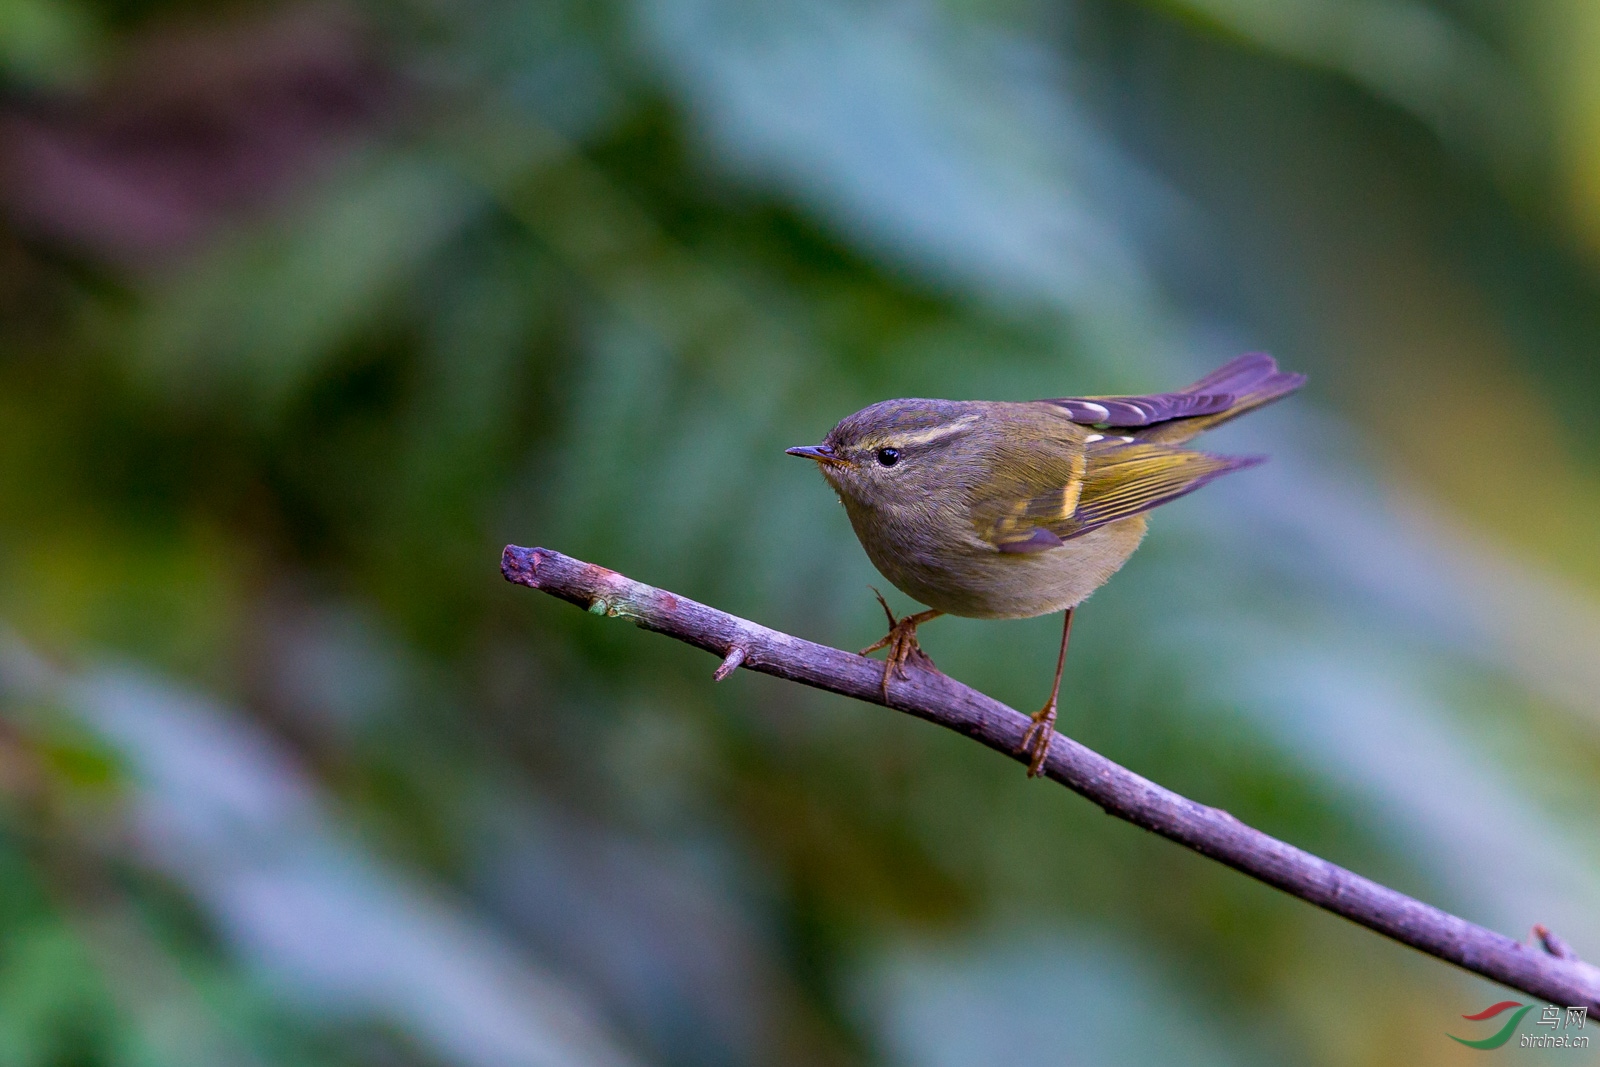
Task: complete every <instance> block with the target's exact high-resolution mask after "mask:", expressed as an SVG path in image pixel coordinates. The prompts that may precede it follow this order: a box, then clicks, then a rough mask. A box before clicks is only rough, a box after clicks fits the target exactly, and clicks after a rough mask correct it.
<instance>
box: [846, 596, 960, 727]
mask: <svg viewBox="0 0 1600 1067" xmlns="http://www.w3.org/2000/svg"><path fill="white" fill-rule="evenodd" d="M872 595H873V596H875V597H877V598H878V603H879V604H881V605H883V613H884V614H885V615H887V616H889V632H888V633H886V634H884V635H883V637H882V638H881V639H879V640H877V641H875V642H873V643H872V644H870V645H868V646H867V647H866V648H863V649H862V650H861V655H863V656H865V655H866V654H868V653H869V652H876V651H878V649H880V648H887V649H888V650H889V654H888V655H887V656H886V657H884V661H883V699H884V702H885V703H888V701H889V679H890V678H891V677H893V676H894V675H899V676H900V677H902V678H904V677H906V664H908V663H909V664H910V665H911V666H913V667H918V668H921V669H922V670H925V671H938V669H939V668H938V667H935V666H934V665H933V660H932V659H930V658H929V656H928V654H927V653H926V652H924V651H922V646H921V645H919V644H917V627H918V626H921V625H922V624H923V623H925V622H927V621H928V620H929V619H932V618H936V617H938V616H939V615H942V614H944V613H943V612H940V611H919V612H917V613H916V614H915V615H907V616H905V617H904V618H900V619H897V618H895V615H894V612H892V611H890V610H889V602H888V601H886V600H884V599H883V594H882V593H880V592H878V591H877V590H876V589H874V590H873V591H872Z"/></svg>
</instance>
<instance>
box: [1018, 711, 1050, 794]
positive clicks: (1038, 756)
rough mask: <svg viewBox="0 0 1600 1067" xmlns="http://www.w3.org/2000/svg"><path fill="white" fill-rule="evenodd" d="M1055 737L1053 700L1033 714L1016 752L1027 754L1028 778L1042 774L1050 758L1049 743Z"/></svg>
mask: <svg viewBox="0 0 1600 1067" xmlns="http://www.w3.org/2000/svg"><path fill="white" fill-rule="evenodd" d="M1055 736H1056V702H1055V701H1054V700H1052V701H1050V703H1048V704H1046V705H1045V706H1044V707H1042V708H1040V709H1039V710H1038V711H1036V712H1034V713H1033V723H1032V725H1030V726H1029V727H1028V732H1027V733H1025V734H1023V735H1022V742H1021V744H1019V745H1017V748H1016V751H1017V752H1019V753H1022V752H1026V753H1027V754H1028V777H1029V778H1037V777H1039V775H1041V774H1043V773H1044V761H1045V760H1046V759H1048V758H1049V757H1050V742H1051V741H1053V740H1054V739H1055Z"/></svg>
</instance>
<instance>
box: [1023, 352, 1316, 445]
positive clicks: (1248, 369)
mask: <svg viewBox="0 0 1600 1067" xmlns="http://www.w3.org/2000/svg"><path fill="white" fill-rule="evenodd" d="M1303 384H1305V377H1304V376H1303V375H1299V374H1285V373H1284V372H1282V371H1280V370H1278V364H1277V363H1276V362H1275V361H1274V360H1273V358H1272V357H1271V356H1269V355H1267V354H1266V353H1265V352H1251V353H1248V354H1247V355H1243V356H1239V357H1238V358H1236V359H1233V360H1231V361H1229V362H1228V363H1226V364H1224V365H1223V366H1221V367H1218V368H1217V369H1216V370H1214V371H1212V372H1211V373H1210V374H1208V375H1206V376H1205V377H1204V378H1201V379H1200V380H1199V381H1197V382H1195V383H1194V384H1193V385H1188V386H1185V387H1184V388H1182V389H1177V390H1174V391H1173V392H1170V393H1150V394H1147V395H1145V396H1069V397H1062V398H1060V399H1056V400H1042V401H1040V403H1042V404H1049V405H1052V406H1054V407H1055V408H1056V409H1058V410H1060V411H1064V412H1066V413H1067V417H1068V418H1070V419H1071V420H1072V421H1073V422H1076V423H1081V424H1083V425H1085V426H1115V427H1136V426H1154V425H1156V424H1157V423H1163V422H1172V421H1174V420H1181V419H1199V418H1200V417H1201V416H1205V415H1212V416H1220V418H1211V419H1206V420H1205V423H1204V425H1203V427H1197V428H1195V429H1194V432H1193V433H1190V434H1188V435H1187V436H1190V437H1192V436H1193V435H1194V433H1198V432H1200V428H1205V429H1209V428H1210V427H1212V426H1215V425H1218V424H1220V423H1221V422H1224V421H1226V420H1227V419H1229V418H1232V417H1234V416H1236V415H1240V414H1243V413H1244V412H1245V411H1248V410H1250V409H1252V408H1256V407H1260V406H1261V405H1262V404H1265V403H1269V402H1270V401H1272V400H1276V399H1278V398H1279V397H1281V396H1285V395H1287V394H1289V393H1292V392H1294V391H1295V390H1296V389H1298V388H1300V386H1301V385H1303ZM1145 436H1147V437H1148V436H1150V435H1148V434H1147V435H1145Z"/></svg>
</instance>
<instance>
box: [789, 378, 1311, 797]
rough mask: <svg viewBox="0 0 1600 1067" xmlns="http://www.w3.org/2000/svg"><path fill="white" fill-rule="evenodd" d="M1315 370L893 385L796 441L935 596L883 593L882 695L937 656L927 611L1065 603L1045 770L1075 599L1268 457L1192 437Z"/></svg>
mask: <svg viewBox="0 0 1600 1067" xmlns="http://www.w3.org/2000/svg"><path fill="white" fill-rule="evenodd" d="M1304 384H1305V376H1304V375H1300V374H1288V373H1285V372H1283V371H1280V370H1279V369H1278V365H1277V363H1276V362H1274V361H1273V359H1272V357H1271V356H1268V355H1265V354H1263V353H1259V352H1258V353H1251V354H1248V355H1243V356H1240V357H1238V358H1237V359H1235V360H1233V361H1232V362H1230V363H1228V364H1226V365H1225V366H1223V367H1219V368H1218V369H1217V370H1215V371H1212V372H1211V373H1210V374H1208V375H1206V376H1205V377H1204V378H1201V379H1200V380H1199V381H1197V382H1195V383H1194V384H1193V385H1191V386H1188V387H1187V388H1185V389H1179V390H1178V391H1176V392H1171V393H1153V394H1150V395H1148V396H1084V397H1066V398H1062V399H1058V400H1033V401H1026V402H1020V403H1013V402H1002V401H987V400H884V401H882V402H880V403H877V404H873V405H872V406H871V407H866V408H862V409H861V410H860V411H858V412H856V413H855V414H854V415H850V416H848V417H846V418H845V419H844V420H843V421H841V422H840V423H839V425H837V426H835V427H834V428H833V429H832V430H831V431H830V432H829V433H828V436H827V437H826V438H824V439H823V442H822V443H821V444H819V445H802V446H799V447H797V448H790V449H787V452H788V453H789V455H791V456H803V457H805V458H806V459H811V460H815V461H816V463H817V466H818V467H819V468H820V469H821V471H822V475H823V477H824V478H826V479H827V480H828V483H829V484H830V485H832V486H833V488H834V490H835V491H836V492H837V493H838V494H839V499H840V501H841V502H842V503H843V504H844V508H845V512H846V514H848V515H849V516H850V525H851V526H852V527H854V528H855V532H856V537H857V539H859V540H860V542H861V547H862V548H864V549H866V550H867V556H868V558H870V559H871V560H872V563H873V566H875V567H877V568H878V570H879V571H880V572H881V573H882V574H883V576H884V577H885V578H887V579H889V581H891V582H893V583H894V585H895V587H896V588H898V589H899V590H900V591H901V592H903V593H905V594H906V595H907V596H909V597H912V598H913V599H915V600H919V601H921V602H922V603H924V604H926V605H928V608H929V610H927V611H922V612H918V613H916V614H914V615H907V616H906V617H904V618H900V619H897V618H895V616H894V613H893V612H892V611H890V610H889V605H888V604H887V602H885V601H884V599H883V597H882V595H879V596H878V602H879V603H880V604H882V605H883V610H884V613H885V614H887V615H888V616H889V632H888V634H886V635H885V636H884V638H883V639H882V640H881V641H878V642H877V643H875V644H873V645H871V646H869V647H867V648H864V649H862V651H861V654H862V655H866V654H868V653H870V652H875V651H877V650H878V649H880V648H887V649H888V655H887V659H886V661H885V663H884V667H883V695H884V699H885V701H887V700H888V697H889V682H890V679H891V677H892V676H893V675H896V674H898V675H899V676H900V677H902V678H903V677H906V672H905V666H906V664H908V663H910V664H912V665H914V666H919V667H924V668H929V669H932V668H933V661H932V660H931V659H929V658H928V657H927V655H926V654H924V653H923V651H922V649H921V647H920V646H919V645H918V644H917V627H918V626H920V625H922V624H923V623H925V622H927V621H928V620H929V619H933V618H937V617H938V616H940V615H962V616H966V617H968V618H974V619H1026V618H1032V617H1033V616H1035V615H1045V614H1048V613H1050V612H1053V611H1063V610H1064V611H1065V612H1066V617H1065V619H1064V621H1063V622H1062V626H1061V652H1060V654H1059V655H1058V657H1057V659H1056V677H1055V683H1054V685H1053V686H1052V687H1051V689H1050V700H1049V701H1048V702H1047V703H1046V704H1045V706H1044V707H1043V708H1041V709H1040V710H1039V711H1038V712H1036V713H1035V714H1034V716H1033V725H1032V726H1030V727H1029V728H1028V732H1027V734H1026V735H1025V736H1024V737H1023V740H1022V744H1021V745H1019V746H1018V748H1017V751H1018V752H1019V753H1023V752H1026V753H1027V755H1028V775H1029V776H1030V777H1033V776H1036V775H1038V774H1039V773H1040V772H1041V771H1042V769H1043V767H1044V763H1045V759H1046V757H1047V756H1048V755H1049V753H1050V742H1051V739H1052V738H1053V737H1054V736H1055V722H1056V699H1057V697H1058V696H1059V694H1060V691H1061V670H1062V667H1063V666H1064V665H1065V663H1066V657H1067V638H1068V636H1069V635H1070V634H1071V632H1072V612H1073V609H1074V608H1075V607H1077V605H1078V604H1080V603H1082V601H1083V600H1084V598H1085V597H1087V596H1088V595H1089V594H1090V593H1092V592H1094V591H1095V590H1096V589H1098V588H1099V587H1100V586H1102V585H1104V584H1105V582H1106V581H1107V580H1108V579H1109V578H1110V577H1111V576H1112V575H1113V574H1115V573H1116V572H1117V570H1118V569H1119V568H1121V566H1122V565H1123V564H1124V563H1126V562H1127V560H1128V557H1129V556H1131V555H1132V554H1133V550H1134V549H1136V548H1138V547H1139V542H1140V540H1141V539H1142V538H1143V537H1144V532H1145V513H1146V512H1147V511H1149V510H1150V509H1151V508H1154V507H1157V506H1159V505H1161V504H1165V503H1167V502H1168V501H1170V500H1176V499H1177V498H1178V497H1180V496H1183V495H1184V494H1185V493H1190V492H1193V491H1194V490H1196V489H1198V488H1200V487H1201V486H1202V485H1205V484H1206V483H1207V482H1209V481H1211V480H1212V479H1213V478H1217V477H1219V476H1221V475H1224V474H1227V473H1228V472H1229V471H1236V470H1242V469H1244V468H1245V467H1253V466H1255V465H1256V464H1257V463H1260V462H1262V461H1263V459H1264V458H1265V457H1262V456H1239V457H1230V456H1215V455H1211V454H1210V453H1207V452H1197V451H1194V450H1193V449H1188V448H1184V447H1182V445H1183V444H1184V443H1186V442H1187V441H1189V440H1191V439H1192V438H1194V437H1195V436H1196V435H1197V434H1200V433H1202V432H1204V431H1206V430H1209V429H1212V428H1213V427H1216V426H1219V425H1221V424H1222V423H1224V422H1227V421H1228V420H1229V419H1232V418H1235V417H1237V416H1239V415H1243V414H1244V413H1245V412H1247V411H1253V410H1255V409H1256V408H1259V407H1261V406H1262V405H1263V404H1268V403H1271V402H1272V401H1274V400H1277V399H1279V398H1280V397H1284V396H1287V395H1288V394H1290V393H1292V392H1294V391H1295V390H1296V389H1298V388H1300V386H1302V385H1304Z"/></svg>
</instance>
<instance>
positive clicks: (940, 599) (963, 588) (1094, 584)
mask: <svg viewBox="0 0 1600 1067" xmlns="http://www.w3.org/2000/svg"><path fill="white" fill-rule="evenodd" d="M1144 532H1145V516H1143V515H1135V516H1132V517H1130V518H1126V519H1122V520H1120V521H1118V522H1114V523H1110V524H1109V525H1106V526H1102V527H1100V528H1099V529H1097V530H1091V531H1090V532H1088V533H1086V534H1084V535H1083V536H1082V537H1075V538H1073V539H1072V540H1070V541H1068V542H1067V543H1066V544H1064V545H1062V546H1061V547H1059V548H1049V549H1045V550H1044V551H1042V552H1030V553H1007V552H996V551H994V550H993V549H991V548H989V547H987V546H985V545H981V544H970V545H969V544H960V545H948V546H941V548H940V549H939V550H936V551H933V552H928V551H911V552H907V551H901V550H899V549H898V548H897V546H896V545H895V544H894V543H893V541H892V540H884V541H875V542H869V541H868V540H867V539H866V538H862V545H863V547H865V548H866V550H867V555H868V557H870V558H871V560H872V563H873V565H874V566H876V567H877V568H878V570H879V571H881V572H882V573H883V576H884V577H885V578H887V579H889V581H891V582H893V583H894V585H895V587H896V588H897V589H899V590H900V591H901V592H903V593H905V594H906V595H907V596H910V597H913V598H915V599H916V600H919V601H921V602H922V603H924V604H926V605H928V606H929V607H930V608H936V609H938V610H939V611H943V612H946V613H948V614H951V615H962V616H966V617H968V618H976V619H1025V618H1030V617H1032V616H1034V615H1044V614H1048V613H1049V612H1052V611H1062V610H1064V609H1066V608H1070V607H1072V606H1074V605H1076V604H1078V603H1079V602H1081V601H1082V600H1083V599H1084V598H1085V597H1087V596H1088V595H1089V594H1090V593H1092V592H1094V591H1095V590H1096V589H1098V588H1100V586H1102V585H1104V584H1105V583H1106V580H1107V579H1109V578H1110V577H1111V576H1112V575H1113V574H1115V573H1116V572H1117V570H1118V569H1119V568H1121V566H1122V565H1123V564H1124V563H1126V562H1127V560H1128V557H1129V556H1131V555H1132V554H1133V550H1134V549H1136V548H1138V547H1139V542H1140V540H1141V539H1143V537H1144Z"/></svg>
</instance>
